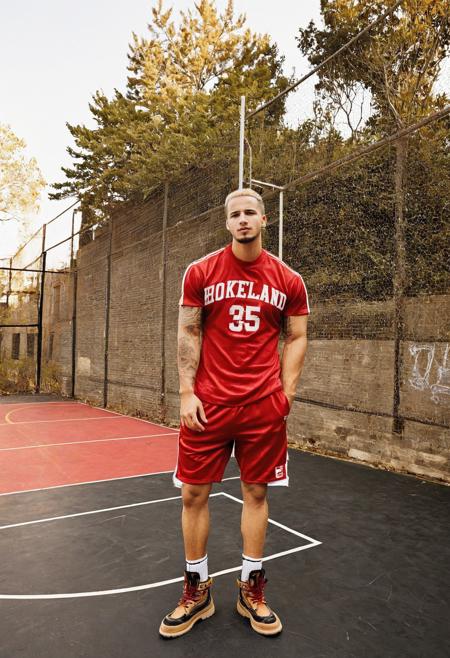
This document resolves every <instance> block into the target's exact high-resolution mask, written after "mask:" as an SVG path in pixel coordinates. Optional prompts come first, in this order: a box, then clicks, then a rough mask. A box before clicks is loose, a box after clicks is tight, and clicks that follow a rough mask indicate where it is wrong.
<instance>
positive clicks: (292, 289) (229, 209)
mask: <svg viewBox="0 0 450 658" xmlns="http://www.w3.org/2000/svg"><path fill="white" fill-rule="evenodd" d="M225 214H226V226H227V229H228V231H229V232H230V233H231V235H232V238H233V239H232V242H231V244H228V245H227V246H226V247H224V248H223V249H218V250H217V251H214V252H212V253H210V254H208V255H207V256H204V257H203V258H200V259H199V260H196V261H194V262H192V263H191V264H190V265H189V266H188V267H187V269H186V271H185V273H184V276H183V281H182V290H181V298H180V309H179V322H178V371H179V378H180V396H181V407H180V418H181V420H180V437H179V453H178V464H177V468H176V471H175V473H174V483H175V485H176V486H182V498H183V512H182V528H183V538H184V547H185V553H186V569H185V576H184V588H183V595H182V597H181V598H180V600H179V602H178V605H177V607H176V608H175V609H174V610H173V611H172V612H171V613H170V614H168V615H167V616H166V617H165V618H164V619H163V621H162V623H161V626H160V634H161V635H162V636H164V637H176V636H179V635H183V634H184V633H187V632H188V631H189V630H190V629H191V628H192V626H193V625H194V624H195V623H196V622H197V621H198V620H199V619H206V618H207V617H210V616H211V615H213V614H214V603H213V600H212V596H211V591H210V588H211V584H212V580H211V578H209V577H208V559H207V554H206V545H207V540H208V532H209V509H208V498H209V494H210V491H211V486H212V483H213V482H220V481H221V480H222V476H223V473H224V470H225V467H226V465H227V462H228V460H229V458H230V455H231V453H232V449H233V444H234V450H235V456H236V460H237V463H238V465H239V468H240V472H241V488H242V495H243V508H242V520H241V532H242V538H243V556H242V558H243V562H242V572H241V577H240V579H238V587H239V595H238V601H237V610H238V612H239V613H240V614H241V615H243V616H244V617H247V618H248V619H249V620H250V623H251V626H252V628H253V629H254V630H255V631H257V632H258V633H261V634H263V635H275V634H277V633H279V632H280V631H281V628H282V625H281V622H280V619H279V618H278V616H277V615H276V614H275V612H273V611H272V610H271V609H270V608H269V606H268V605H267V602H266V599H265V595H264V586H265V584H266V582H267V580H266V579H265V577H264V576H265V572H264V569H263V568H262V557H263V549H264V541H265V535H266V528H267V521H268V505H267V498H266V495H267V486H268V485H284V486H287V485H288V474H287V437H286V420H287V417H288V414H289V411H290V408H291V405H292V402H293V400H294V396H295V392H296V388H297V382H298V379H299V377H300V374H301V371H302V368H303V362H304V359H305V352H306V342H307V339H306V325H307V315H308V314H309V305H308V295H307V291H306V288H305V285H304V283H303V279H302V277H301V276H300V274H298V273H297V272H295V271H294V270H292V269H290V268H289V267H288V266H287V265H286V264H285V263H283V261H281V260H280V259H279V258H277V257H276V256H273V255H272V254H270V253H269V252H268V251H266V250H265V249H263V248H262V240H261V231H262V229H263V228H264V227H265V225H266V221H267V218H266V216H265V214H264V204H263V201H262V198H261V197H260V195H259V194H257V193H256V192H254V191H253V190H250V189H243V190H236V191H235V192H232V193H231V194H229V195H228V197H227V199H226V201H225ZM283 323H285V342H284V348H283V353H282V357H281V368H280V359H279V356H278V350H277V347H278V339H279V334H280V330H281V328H282V326H283Z"/></svg>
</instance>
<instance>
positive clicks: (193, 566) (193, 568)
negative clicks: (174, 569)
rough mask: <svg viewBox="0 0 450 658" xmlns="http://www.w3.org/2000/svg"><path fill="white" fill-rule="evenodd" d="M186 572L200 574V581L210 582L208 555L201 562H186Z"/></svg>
mask: <svg viewBox="0 0 450 658" xmlns="http://www.w3.org/2000/svg"><path fill="white" fill-rule="evenodd" d="M186 571H190V572H195V573H198V574H200V581H201V582H204V581H205V580H208V555H205V557H202V558H200V559H199V560H186Z"/></svg>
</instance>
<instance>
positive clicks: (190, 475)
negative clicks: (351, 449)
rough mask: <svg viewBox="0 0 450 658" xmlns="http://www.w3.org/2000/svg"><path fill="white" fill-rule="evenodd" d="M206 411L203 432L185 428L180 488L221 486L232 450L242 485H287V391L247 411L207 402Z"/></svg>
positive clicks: (176, 481)
mask: <svg viewBox="0 0 450 658" xmlns="http://www.w3.org/2000/svg"><path fill="white" fill-rule="evenodd" d="M202 402H203V401H202ZM203 408H204V410H205V414H206V418H207V420H208V422H207V423H202V424H203V425H205V429H204V430H203V431H196V430H191V429H189V428H188V427H186V426H184V425H182V426H181V427H180V436H179V445H178V463H177V467H176V469H175V472H174V478H173V480H174V484H175V486H178V487H181V485H182V484H183V483H187V484H209V483H210V482H221V480H222V477H223V474H224V471H225V467H226V465H227V463H228V461H229V459H230V456H231V453H232V450H233V444H234V454H235V457H236V460H237V462H238V464H239V468H240V471H241V480H242V481H243V482H246V483H249V484H252V483H257V484H266V483H267V484H271V485H284V486H287V485H288V483H289V480H288V474H287V435H286V420H287V416H288V414H289V400H288V398H287V397H286V395H285V393H284V391H283V390H282V389H279V390H277V391H275V392H274V393H271V394H270V395H267V396H266V397H264V398H261V399H260V400H257V401H256V402H252V403H251V404H247V405H243V406H237V407H224V406H220V405H216V404H212V403H210V402H203Z"/></svg>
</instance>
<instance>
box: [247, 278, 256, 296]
mask: <svg viewBox="0 0 450 658" xmlns="http://www.w3.org/2000/svg"><path fill="white" fill-rule="evenodd" d="M254 285H255V283H254V281H250V283H249V284H248V293H247V297H248V298H249V299H259V295H257V294H255V293H254V292H253V286H254Z"/></svg>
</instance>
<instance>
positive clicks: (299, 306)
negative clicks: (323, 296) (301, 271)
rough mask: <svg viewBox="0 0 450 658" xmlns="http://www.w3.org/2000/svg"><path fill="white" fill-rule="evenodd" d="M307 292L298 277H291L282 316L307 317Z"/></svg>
mask: <svg viewBox="0 0 450 658" xmlns="http://www.w3.org/2000/svg"><path fill="white" fill-rule="evenodd" d="M310 312H311V311H310V308H309V301H308V292H307V290H306V286H305V283H304V281H303V279H302V277H301V276H300V275H298V276H295V277H293V279H292V280H291V284H290V286H289V294H288V297H287V300H286V306H285V307H284V315H286V316H287V315H309V314H310Z"/></svg>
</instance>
